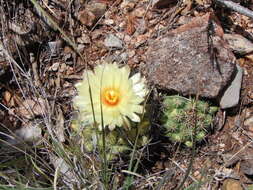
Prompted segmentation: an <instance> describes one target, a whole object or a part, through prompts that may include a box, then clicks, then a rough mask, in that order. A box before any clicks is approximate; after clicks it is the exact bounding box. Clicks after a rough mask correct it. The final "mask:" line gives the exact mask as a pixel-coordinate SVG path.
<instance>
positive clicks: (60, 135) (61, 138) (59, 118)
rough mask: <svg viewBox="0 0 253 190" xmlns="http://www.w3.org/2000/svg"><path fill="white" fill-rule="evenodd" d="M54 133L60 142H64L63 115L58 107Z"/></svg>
mask: <svg viewBox="0 0 253 190" xmlns="http://www.w3.org/2000/svg"><path fill="white" fill-rule="evenodd" d="M55 133H56V136H57V137H58V140H59V141H60V142H64V141H65V137H64V115H63V112H62V110H61V108H60V107H58V116H57V121H56V127H55Z"/></svg>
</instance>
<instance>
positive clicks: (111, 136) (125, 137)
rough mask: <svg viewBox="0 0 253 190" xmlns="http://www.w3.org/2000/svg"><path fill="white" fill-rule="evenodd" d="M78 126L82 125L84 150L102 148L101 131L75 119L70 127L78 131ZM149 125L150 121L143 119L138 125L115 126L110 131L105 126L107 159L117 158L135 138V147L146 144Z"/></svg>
mask: <svg viewBox="0 0 253 190" xmlns="http://www.w3.org/2000/svg"><path fill="white" fill-rule="evenodd" d="M80 126H84V127H83V129H82V133H81V134H82V139H83V144H84V147H85V149H86V151H88V152H93V151H94V150H98V151H100V150H102V149H103V140H102V139H103V132H102V131H99V130H98V129H97V128H96V127H93V126H89V125H82V124H81V123H79V122H78V121H77V120H74V121H73V122H72V128H73V129H75V130H76V131H78V130H79V131H80V129H81V128H80ZM149 127H150V123H149V121H147V120H143V121H142V122H140V123H139V124H138V125H136V126H131V128H129V129H126V128H123V127H117V128H116V129H114V130H113V131H110V130H109V129H108V128H107V127H105V130H104V132H105V133H104V135H105V143H106V154H107V159H108V160H113V159H115V158H117V156H118V155H119V154H120V153H123V152H126V151H129V150H130V151H131V150H132V149H133V147H134V144H135V141H136V139H137V143H136V145H137V148H140V147H142V146H144V145H146V144H147V143H148V141H149ZM137 136H138V138H137Z"/></svg>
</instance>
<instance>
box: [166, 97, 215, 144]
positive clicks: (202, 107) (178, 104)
mask: <svg viewBox="0 0 253 190" xmlns="http://www.w3.org/2000/svg"><path fill="white" fill-rule="evenodd" d="M163 106H164V108H163V116H162V119H161V121H162V124H163V126H164V127H165V129H166V131H165V136H167V137H169V138H170V139H171V140H172V141H174V142H180V143H184V144H185V145H186V146H188V147H191V146H192V137H193V132H194V126H195V123H196V141H201V140H203V139H204V138H205V136H206V134H207V131H208V128H209V126H210V125H211V124H212V120H213V115H214V114H215V113H216V111H217V110H218V108H217V107H214V106H209V104H208V103H207V102H204V101H200V100H198V101H195V100H192V99H187V98H185V97H181V96H166V97H165V98H164V102H163ZM194 109H195V110H194ZM195 120H196V121H195Z"/></svg>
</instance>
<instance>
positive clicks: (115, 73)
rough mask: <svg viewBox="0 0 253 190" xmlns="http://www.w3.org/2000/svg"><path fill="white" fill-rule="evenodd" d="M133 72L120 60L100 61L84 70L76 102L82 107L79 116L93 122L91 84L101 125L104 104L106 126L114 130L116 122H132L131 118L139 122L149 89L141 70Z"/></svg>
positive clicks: (94, 104) (78, 106)
mask: <svg viewBox="0 0 253 190" xmlns="http://www.w3.org/2000/svg"><path fill="white" fill-rule="evenodd" d="M129 75H130V68H129V67H128V66H124V67H121V68H119V67H118V65H117V64H108V63H104V64H101V65H98V66H97V67H96V68H95V69H94V72H92V71H87V73H84V79H83V81H81V82H80V83H77V84H76V88H77V91H78V96H76V97H75V98H74V105H75V107H76V108H78V109H79V111H80V119H81V120H82V121H85V122H87V124H92V123H93V122H94V120H93V114H92V104H91V100H90V93H89V84H90V88H91V96H92V101H93V107H94V113H95V119H96V122H97V123H98V124H99V128H100V129H101V124H102V119H101V107H102V113H103V122H104V126H108V127H109V129H111V130H113V129H114V128H115V127H116V126H119V127H121V126H123V125H126V124H127V125H129V121H128V119H130V120H132V121H134V122H140V114H142V113H143V111H144V108H143V105H141V103H143V101H144V99H145V96H146V95H147V93H148V90H147V88H146V86H145V82H146V80H145V78H142V77H141V75H140V73H137V74H135V75H133V76H132V77H130V76H129ZM88 81H89V82H88Z"/></svg>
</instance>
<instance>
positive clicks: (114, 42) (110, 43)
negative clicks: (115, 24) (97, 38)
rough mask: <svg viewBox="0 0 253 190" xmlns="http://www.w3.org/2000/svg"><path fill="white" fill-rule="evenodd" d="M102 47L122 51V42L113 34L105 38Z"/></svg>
mask: <svg viewBox="0 0 253 190" xmlns="http://www.w3.org/2000/svg"><path fill="white" fill-rule="evenodd" d="M104 45H105V46H106V47H108V48H116V49H122V48H123V43H122V41H121V40H120V39H119V38H118V37H116V36H115V35H113V34H109V35H108V36H107V37H106V38H105V41H104Z"/></svg>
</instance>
